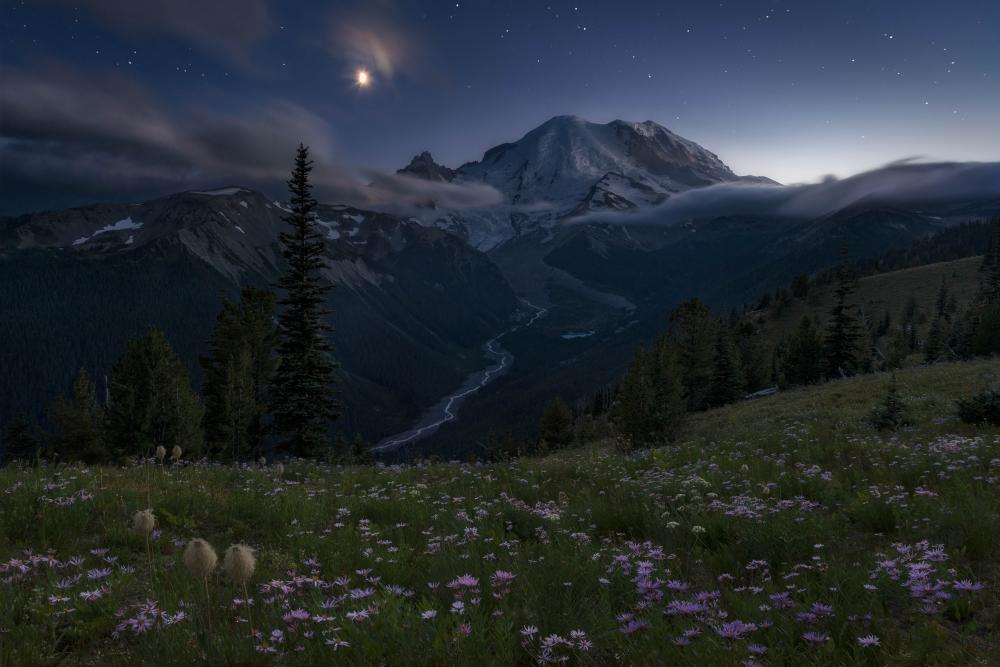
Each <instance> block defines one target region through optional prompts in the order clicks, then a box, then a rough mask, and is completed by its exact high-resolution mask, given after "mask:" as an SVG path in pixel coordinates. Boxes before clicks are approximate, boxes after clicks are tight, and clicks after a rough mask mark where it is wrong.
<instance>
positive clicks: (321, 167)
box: [0, 67, 499, 212]
mask: <svg viewBox="0 0 1000 667" xmlns="http://www.w3.org/2000/svg"><path fill="white" fill-rule="evenodd" d="M0 79H3V81H4V86H3V88H2V89H0V182H2V183H4V190H5V191H7V190H8V189H9V188H10V187H12V186H13V184H15V183H16V184H17V187H18V188H19V189H20V191H21V192H20V194H19V195H18V196H16V197H8V196H7V195H8V194H9V193H8V192H5V193H4V195H5V196H4V204H3V208H4V209H6V212H23V211H25V210H27V209H29V208H39V207H43V208H52V207H58V206H63V205H66V203H67V198H66V196H64V195H66V194H67V193H81V194H82V193H88V196H86V197H82V198H81V197H79V196H76V195H75V194H74V196H73V197H70V198H69V199H68V201H70V202H71V203H82V202H84V201H94V200H99V199H114V200H121V199H123V198H127V199H135V198H145V197H149V196H156V195H162V194H166V193H170V192H175V191H178V190H185V189H192V188H204V187H206V186H212V185H221V184H230V183H238V184H240V185H244V186H247V187H254V188H258V189H261V190H263V191H265V192H267V193H268V194H270V195H273V196H277V197H283V196H284V192H285V187H284V183H285V180H286V179H287V177H288V172H289V169H290V165H291V159H292V156H293V155H294V152H295V148H296V146H298V144H299V143H300V142H301V143H304V144H306V145H308V146H309V147H310V153H311V155H312V158H313V160H314V162H315V165H314V172H313V182H314V184H315V192H316V196H317V197H318V198H319V199H321V200H323V201H330V202H343V203H350V204H354V205H358V206H368V207H384V208H386V209H388V208H390V207H395V208H405V207H408V206H413V205H416V204H420V203H423V202H426V201H427V200H434V201H435V203H436V204H437V205H439V206H446V207H449V208H464V207H468V206H480V205H485V203H492V202H494V201H498V200H499V194H498V193H496V191H494V190H492V189H491V188H488V187H486V186H482V185H476V184H473V185H470V186H467V187H466V186H459V185H453V184H447V183H443V184H433V183H428V182H425V181H419V180H418V179H412V178H406V177H402V176H397V175H390V174H382V173H381V172H376V171H370V172H366V173H365V174H364V178H361V177H359V176H358V175H356V174H355V173H354V172H353V171H352V170H350V169H348V168H346V167H345V166H343V165H341V164H339V163H338V161H337V160H336V158H335V144H334V138H333V136H332V133H331V132H330V129H329V126H328V125H327V123H326V121H324V120H323V119H322V118H320V117H319V116H317V115H316V114H314V113H312V112H311V111H309V110H307V109H305V108H303V107H301V106H299V105H296V104H293V103H290V102H287V101H283V100H274V99H264V100H262V101H259V102H257V103H254V104H248V103H247V102H246V101H245V100H243V101H241V103H240V104H239V105H238V106H237V105H233V106H234V110H232V111H223V110H221V107H219V106H216V107H213V108H208V107H204V106H199V105H189V106H184V107H180V108H172V107H168V106H167V105H165V104H164V103H163V101H162V100H159V99H157V98H156V96H154V95H152V94H151V93H150V92H149V91H147V90H146V89H144V88H142V87H141V86H139V85H138V84H137V83H136V82H134V81H132V80H131V79H128V78H126V77H123V76H121V75H119V74H111V75H104V76H88V77H84V76H80V75H79V74H77V73H75V72H73V71H71V70H67V69H48V70H45V71H29V70H22V69H18V68H14V67H2V68H0ZM31 192H34V193H36V195H37V201H36V203H34V204H31V205H28V206H26V205H25V201H26V200H30V196H29V193H31ZM43 193H44V194H43Z"/></svg>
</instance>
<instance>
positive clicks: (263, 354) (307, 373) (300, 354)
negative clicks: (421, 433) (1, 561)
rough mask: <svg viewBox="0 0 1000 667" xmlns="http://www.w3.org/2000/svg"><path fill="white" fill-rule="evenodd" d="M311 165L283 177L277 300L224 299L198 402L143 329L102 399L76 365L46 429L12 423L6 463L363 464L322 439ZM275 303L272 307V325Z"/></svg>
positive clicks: (255, 296) (362, 449)
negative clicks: (205, 460) (286, 194)
mask: <svg viewBox="0 0 1000 667" xmlns="http://www.w3.org/2000/svg"><path fill="white" fill-rule="evenodd" d="M311 169H312V163H311V161H310V160H309V153H308V149H307V148H305V147H304V146H300V147H299V150H298V154H297V156H296V159H295V168H294V170H293V172H292V178H291V180H289V182H288V186H289V190H290V191H291V202H290V206H291V210H290V212H289V214H288V215H287V216H286V218H285V220H286V222H287V223H288V224H289V227H290V231H288V232H285V233H282V235H281V243H282V246H283V256H284V259H285V262H286V269H285V273H284V274H283V275H282V277H281V279H280V281H279V282H278V287H279V288H280V289H281V290H282V293H283V295H284V296H283V298H282V299H281V300H280V301H277V297H276V296H275V295H274V294H273V293H271V292H269V291H265V290H260V289H256V288H252V287H247V288H244V289H243V291H242V294H241V298H240V300H239V302H238V303H231V302H229V301H225V302H224V303H223V306H222V311H221V312H220V313H219V315H218V318H217V320H216V323H215V328H214V330H213V332H212V335H211V340H210V341H209V352H208V354H207V355H206V356H203V357H201V359H200V363H201V367H202V369H203V371H204V382H203V385H202V395H201V396H199V395H198V394H197V393H196V392H195V391H194V390H193V389H192V387H191V380H190V377H189V375H188V372H187V369H186V368H185V366H184V365H183V363H182V362H181V360H180V357H178V355H177V353H176V352H175V351H174V350H173V348H172V347H171V346H170V343H169V341H168V340H167V338H166V336H165V335H164V334H163V333H162V332H161V331H159V330H157V329H151V330H150V331H149V332H148V333H147V334H145V335H144V336H142V337H140V338H136V339H133V340H131V341H130V342H129V344H128V348H127V350H126V351H125V354H124V355H123V356H122V357H121V358H120V359H119V360H118V361H117V362H116V363H115V364H114V366H113V367H112V369H111V373H110V376H109V377H107V378H106V380H105V383H104V384H105V386H104V391H103V396H101V395H100V393H99V391H98V387H97V386H96V384H95V383H94V381H93V380H92V379H91V377H90V376H89V375H88V373H87V372H86V370H82V369H81V370H80V372H79V374H78V375H77V378H76V381H75V382H74V383H73V387H72V390H71V392H70V394H69V396H64V397H60V398H58V399H57V400H56V401H55V403H54V404H53V406H52V410H51V420H50V421H51V423H52V425H53V426H54V432H52V433H44V432H43V431H42V429H41V428H40V427H39V426H38V425H37V424H35V423H34V422H32V420H30V419H28V418H26V417H19V418H16V419H14V420H13V421H12V423H10V424H9V425H8V427H7V428H6V432H5V434H4V436H5V441H6V458H7V459H8V460H13V459H25V460H27V459H36V460H37V459H38V458H39V457H45V458H48V459H51V460H54V461H82V462H84V463H89V464H93V463H104V462H109V461H119V460H125V459H128V458H133V457H142V458H150V457H153V456H154V454H155V453H156V452H157V451H168V452H169V451H175V449H174V448H175V447H176V448H178V450H176V451H183V452H185V453H186V454H187V455H188V456H190V457H201V456H205V457H209V458H213V459H218V460H232V461H240V460H253V459H256V458H257V457H258V456H260V455H262V454H264V453H268V454H270V455H271V456H275V455H277V456H285V455H292V456H321V455H329V454H330V453H331V452H332V451H334V449H335V448H336V449H337V450H339V452H340V454H341V456H342V457H345V458H349V459H351V460H357V461H365V460H368V459H369V458H370V456H369V455H368V453H367V450H368V447H367V444H366V443H363V442H362V441H360V440H357V439H356V440H355V441H354V442H353V443H350V444H349V443H347V442H345V441H344V440H343V439H342V438H339V439H336V440H335V439H333V438H332V437H331V435H330V433H329V425H330V422H331V421H333V420H334V419H336V417H337V416H338V415H339V414H340V406H339V403H338V402H337V401H336V400H335V398H334V393H333V385H334V381H335V372H336V368H337V364H336V362H335V361H334V359H333V356H332V354H331V349H330V345H329V343H328V341H327V338H326V336H327V333H328V328H327V327H326V326H325V325H324V324H323V323H322V316H323V315H324V311H323V305H324V303H325V301H326V292H327V290H328V289H329V287H328V286H326V285H324V284H323V283H322V281H321V279H320V271H321V270H322V269H323V268H324V266H325V265H324V263H323V259H322V251H323V242H322V239H321V237H320V236H319V235H318V234H317V233H316V232H315V230H314V225H313V211H314V209H315V207H316V202H315V200H313V198H312V196H311V193H310V188H311V186H310V184H309V172H310V171H311ZM276 303H277V304H279V305H281V306H282V309H281V312H280V315H279V316H278V319H277V322H276V321H275V313H274V311H275V305H276ZM160 448H162V450H161V449H160Z"/></svg>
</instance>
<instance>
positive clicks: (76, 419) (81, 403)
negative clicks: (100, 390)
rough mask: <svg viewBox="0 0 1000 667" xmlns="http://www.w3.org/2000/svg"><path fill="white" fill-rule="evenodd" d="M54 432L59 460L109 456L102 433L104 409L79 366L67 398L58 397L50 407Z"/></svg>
mask: <svg viewBox="0 0 1000 667" xmlns="http://www.w3.org/2000/svg"><path fill="white" fill-rule="evenodd" d="M52 421H53V422H54V423H55V425H56V428H57V431H56V433H55V435H54V436H53V437H52V449H53V452H54V453H55V455H56V456H57V457H58V460H59V461H83V462H84V463H102V462H104V461H107V460H108V458H109V451H108V447H107V442H106V440H105V435H104V409H103V408H102V407H101V406H100V404H98V402H97V387H95V386H94V382H93V381H92V380H91V379H90V376H89V375H87V371H85V370H84V369H82V368H81V369H80V372H79V373H78V374H77V376H76V381H75V382H74V383H73V394H72V396H70V398H68V399H67V398H64V397H60V398H59V399H57V400H56V403H55V406H54V407H53V410H52Z"/></svg>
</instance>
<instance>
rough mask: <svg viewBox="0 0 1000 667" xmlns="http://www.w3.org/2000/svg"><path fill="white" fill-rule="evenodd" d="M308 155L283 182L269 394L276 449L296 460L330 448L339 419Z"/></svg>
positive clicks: (305, 152) (297, 161)
mask: <svg viewBox="0 0 1000 667" xmlns="http://www.w3.org/2000/svg"><path fill="white" fill-rule="evenodd" d="M311 171H312V161H311V160H310V159H309V149H307V148H306V147H305V146H302V145H299V149H298V154H297V155H296V157H295V168H294V169H293V170H292V177H291V179H290V180H289V181H288V189H289V192H290V193H291V198H290V205H291V212H290V213H289V214H288V215H287V216H286V217H285V222H287V223H288V225H289V226H290V227H291V230H290V231H287V232H282V233H281V244H282V247H283V250H282V256H283V257H284V259H285V263H286V269H285V272H284V274H283V275H282V276H281V279H280V280H279V281H278V287H280V288H281V289H282V290H284V294H285V295H284V297H283V298H282V299H281V301H279V303H280V304H281V306H282V311H281V316H280V319H279V321H278V331H279V343H278V356H279V359H280V361H279V364H278V368H277V371H276V373H275V376H274V385H273V388H272V412H273V414H274V425H275V427H276V428H277V430H278V431H279V432H281V433H282V434H284V436H285V439H284V441H283V442H282V443H281V445H280V446H281V448H282V449H284V450H286V451H288V452H289V453H291V454H293V455H295V456H311V455H315V454H318V453H320V449H321V448H323V447H324V446H329V438H328V437H327V431H328V426H329V422H330V420H332V419H335V418H336V417H337V416H338V415H339V414H340V410H341V409H340V405H339V404H338V402H337V401H336V400H335V399H334V395H333V383H334V379H335V371H336V368H337V364H336V362H335V361H334V360H333V357H332V355H331V348H330V344H329V343H328V342H327V340H326V334H327V332H328V331H329V327H328V326H326V325H324V324H323V321H322V317H323V315H324V314H326V313H325V311H324V309H323V307H324V304H325V302H326V296H327V292H328V291H329V289H330V288H329V287H328V286H326V285H324V284H323V283H322V282H321V276H320V271H321V269H323V268H325V267H326V263H325V262H324V261H323V247H324V246H323V237H322V236H321V235H320V234H319V233H318V232H317V231H316V229H315V225H314V222H313V218H314V210H315V208H316V200H315V199H313V197H312V193H311V190H312V185H310V183H309V172H311Z"/></svg>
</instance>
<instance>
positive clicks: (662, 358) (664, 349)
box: [648, 340, 686, 444]
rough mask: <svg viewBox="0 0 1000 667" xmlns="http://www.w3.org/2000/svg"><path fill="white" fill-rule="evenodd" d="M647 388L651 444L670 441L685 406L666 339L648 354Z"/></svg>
mask: <svg viewBox="0 0 1000 667" xmlns="http://www.w3.org/2000/svg"><path fill="white" fill-rule="evenodd" d="M649 364H650V368H649V374H650V388H651V390H652V396H651V398H652V401H651V403H650V406H649V410H650V414H649V428H650V432H649V434H648V435H649V436H650V437H651V438H652V441H653V442H654V443H658V444H659V443H663V442H669V441H671V440H673V439H674V438H675V437H676V436H677V432H678V431H679V429H680V425H681V421H682V420H683V418H684V412H685V409H686V404H685V400H684V386H683V384H681V373H680V368H679V367H678V364H677V350H676V349H675V348H674V346H673V345H671V344H670V343H669V342H668V341H667V340H661V341H660V342H659V343H658V344H657V345H656V346H655V347H654V348H653V349H652V350H650V355H649Z"/></svg>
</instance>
